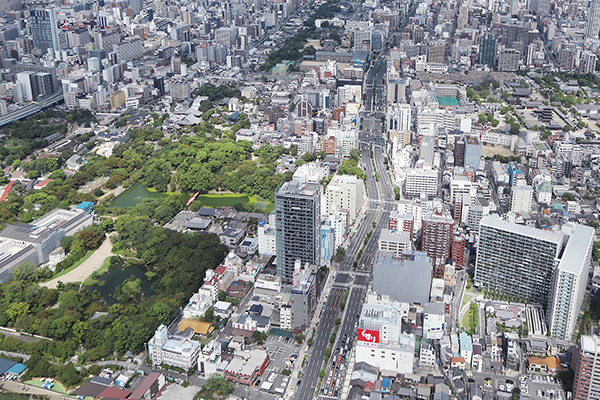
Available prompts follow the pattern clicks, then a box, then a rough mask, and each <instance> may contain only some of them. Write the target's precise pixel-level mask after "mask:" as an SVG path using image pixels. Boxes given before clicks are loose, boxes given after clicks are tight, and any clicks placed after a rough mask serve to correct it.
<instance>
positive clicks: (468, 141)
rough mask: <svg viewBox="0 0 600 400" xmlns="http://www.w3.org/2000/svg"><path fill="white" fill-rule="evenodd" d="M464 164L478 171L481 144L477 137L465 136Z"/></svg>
mask: <svg viewBox="0 0 600 400" xmlns="http://www.w3.org/2000/svg"><path fill="white" fill-rule="evenodd" d="M464 140H465V163H464V166H465V167H466V166H467V165H468V166H469V167H471V168H475V169H478V168H479V163H480V162H481V142H480V141H479V138H478V137H477V136H465V139H464Z"/></svg>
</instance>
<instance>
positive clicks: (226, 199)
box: [110, 182, 270, 210]
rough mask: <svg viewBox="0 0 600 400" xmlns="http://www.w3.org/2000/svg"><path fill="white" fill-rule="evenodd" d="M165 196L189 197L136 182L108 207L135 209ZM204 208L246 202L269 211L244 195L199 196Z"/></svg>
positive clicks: (264, 202) (259, 202) (185, 198)
mask: <svg viewBox="0 0 600 400" xmlns="http://www.w3.org/2000/svg"><path fill="white" fill-rule="evenodd" d="M167 196H179V197H181V198H182V200H183V201H187V200H188V199H189V197H190V196H191V195H189V194H185V193H160V192H157V191H155V190H149V189H148V188H146V187H145V186H144V185H142V182H137V183H135V184H133V185H132V186H130V187H129V188H127V190H125V191H124V192H123V193H121V194H120V195H118V196H117V197H116V198H115V199H114V200H113V201H112V202H111V203H110V207H135V206H136V205H137V204H139V203H141V202H142V201H143V200H144V199H145V198H164V197H167ZM196 201H199V202H200V203H201V204H202V205H203V206H204V207H217V208H218V207H233V206H235V205H236V204H237V203H242V204H246V203H248V202H250V203H254V204H258V206H259V207H261V208H262V207H266V209H267V210H268V209H269V205H270V204H269V203H270V202H268V201H261V200H260V199H257V198H255V197H252V198H251V197H249V196H247V195H245V194H232V193H227V194H201V195H199V196H198V197H197V198H196Z"/></svg>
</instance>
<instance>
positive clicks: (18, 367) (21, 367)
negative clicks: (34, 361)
mask: <svg viewBox="0 0 600 400" xmlns="http://www.w3.org/2000/svg"><path fill="white" fill-rule="evenodd" d="M26 369H27V366H26V365H23V364H19V363H17V364H15V365H13V366H12V367H10V368H9V369H8V371H6V372H10V373H12V374H15V375H21V372H23V371H25V370H26Z"/></svg>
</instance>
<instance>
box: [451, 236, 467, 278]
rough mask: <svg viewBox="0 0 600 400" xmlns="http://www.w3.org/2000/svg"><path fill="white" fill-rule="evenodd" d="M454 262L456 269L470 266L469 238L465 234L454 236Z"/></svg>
mask: <svg viewBox="0 0 600 400" xmlns="http://www.w3.org/2000/svg"><path fill="white" fill-rule="evenodd" d="M452 264H453V265H454V268H456V270H460V269H464V268H467V267H468V266H469V250H468V249H467V239H466V238H465V237H464V236H463V235H461V236H454V238H453V240H452Z"/></svg>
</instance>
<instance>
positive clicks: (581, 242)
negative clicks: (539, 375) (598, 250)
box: [547, 225, 595, 340]
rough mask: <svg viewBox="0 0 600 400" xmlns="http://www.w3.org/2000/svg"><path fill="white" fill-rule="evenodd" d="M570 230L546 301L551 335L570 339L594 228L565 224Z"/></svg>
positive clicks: (585, 280) (584, 283) (587, 269)
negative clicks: (547, 302) (550, 295)
mask: <svg viewBox="0 0 600 400" xmlns="http://www.w3.org/2000/svg"><path fill="white" fill-rule="evenodd" d="M567 229H568V230H572V231H571V232H566V233H567V234H570V236H569V241H568V242H567V246H566V247H565V250H564V252H563V254H562V257H561V260H560V262H559V264H558V268H556V270H555V271H554V276H553V279H554V284H553V287H552V297H551V298H550V304H549V305H548V313H547V315H548V327H549V328H550V333H551V335H552V336H553V337H556V338H560V339H565V340H571V336H572V335H573V331H574V329H575V324H576V323H577V318H578V317H579V311H580V310H581V304H582V302H583V297H584V295H585V289H586V287H587V284H588V280H589V273H590V269H591V267H592V248H593V246H594V235H595V231H594V228H592V227H589V226H585V225H574V226H569V227H565V229H563V230H567Z"/></svg>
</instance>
